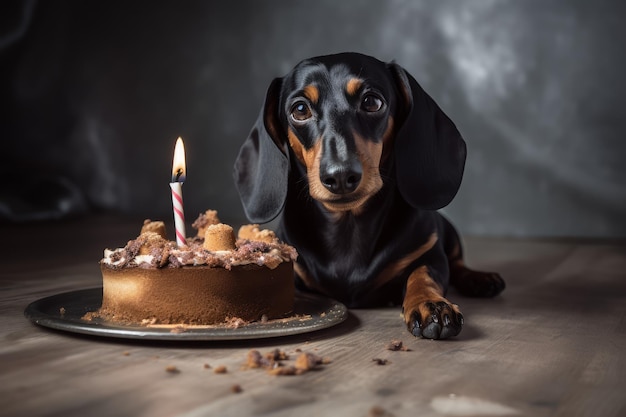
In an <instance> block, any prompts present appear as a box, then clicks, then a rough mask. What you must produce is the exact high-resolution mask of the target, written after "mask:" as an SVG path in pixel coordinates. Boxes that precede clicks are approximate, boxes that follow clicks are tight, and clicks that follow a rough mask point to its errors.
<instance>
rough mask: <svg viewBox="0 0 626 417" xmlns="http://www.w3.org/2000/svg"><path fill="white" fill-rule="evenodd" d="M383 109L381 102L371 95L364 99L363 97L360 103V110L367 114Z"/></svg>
mask: <svg viewBox="0 0 626 417" xmlns="http://www.w3.org/2000/svg"><path fill="white" fill-rule="evenodd" d="M382 108H383V101H382V100H381V99H380V98H379V97H377V96H375V95H373V94H368V95H366V96H365V97H363V101H362V102H361V109H362V110H364V111H366V112H369V113H374V112H377V111H379V110H380V109H382Z"/></svg>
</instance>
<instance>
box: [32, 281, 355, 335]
mask: <svg viewBox="0 0 626 417" xmlns="http://www.w3.org/2000/svg"><path fill="white" fill-rule="evenodd" d="M101 304H102V288H90V289H85V290H77V291H71V292H65V293H61V294H57V295H53V296H50V297H45V298H41V299H39V300H37V301H34V302H32V303H31V304H29V305H28V307H26V310H25V311H24V315H25V316H26V318H28V319H29V320H31V321H32V322H33V323H35V324H38V325H40V326H44V327H48V328H52V329H57V330H63V331H68V332H72V333H81V334H88V335H94V336H104V337H113V338H122V339H143V340H169V341H173V340H178V341H191V340H197V341H218V340H246V339H263V338H270V337H280V336H289V335H295V334H302V333H308V332H313V331H317V330H321V329H326V328H329V327H332V326H335V325H337V324H339V323H341V322H343V321H344V320H345V319H346V318H347V317H348V310H347V308H346V306H344V305H343V304H341V303H339V302H337V301H335V300H332V299H330V298H325V297H320V296H315V295H311V294H303V293H296V297H295V308H294V315H293V316H292V317H287V318H285V319H275V320H269V321H267V322H265V323H261V322H253V323H249V324H246V325H242V326H240V327H236V328H233V327H228V326H226V325H214V326H191V325H184V326H131V325H124V324H119V323H114V322H107V321H103V320H100V319H95V320H83V318H82V317H83V316H84V315H85V314H86V313H88V312H91V311H96V310H98V309H99V308H100V306H101Z"/></svg>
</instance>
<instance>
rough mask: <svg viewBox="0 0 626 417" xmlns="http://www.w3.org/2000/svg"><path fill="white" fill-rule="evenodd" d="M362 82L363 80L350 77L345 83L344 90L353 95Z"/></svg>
mask: <svg viewBox="0 0 626 417" xmlns="http://www.w3.org/2000/svg"><path fill="white" fill-rule="evenodd" d="M362 84H363V80H360V79H358V78H350V80H349V81H348V83H347V84H346V91H347V92H348V94H350V95H351V96H353V95H355V94H356V93H357V91H359V88H360V87H361V85H362Z"/></svg>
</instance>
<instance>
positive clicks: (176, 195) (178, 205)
mask: <svg viewBox="0 0 626 417" xmlns="http://www.w3.org/2000/svg"><path fill="white" fill-rule="evenodd" d="M185 168H186V167H185V146H184V145H183V139H182V138H178V140H177V141H176V147H175V148H174V162H173V164H172V182H170V188H171V189H172V206H173V207H174V225H175V226H176V244H177V245H178V246H185V245H187V233H186V232H185V210H184V208H183V183H184V182H185V175H186V169H185Z"/></svg>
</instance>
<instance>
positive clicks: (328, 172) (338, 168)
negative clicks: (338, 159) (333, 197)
mask: <svg viewBox="0 0 626 417" xmlns="http://www.w3.org/2000/svg"><path fill="white" fill-rule="evenodd" d="M362 175H363V170H362V169H361V164H360V163H358V162H357V161H352V163H349V164H336V163H334V164H328V165H326V166H325V167H322V169H321V170H320V180H321V181H322V184H324V187H326V188H327V189H328V191H330V192H331V193H333V194H348V193H351V192H352V191H354V190H356V189H357V187H358V186H359V183H360V182H361V176H362Z"/></svg>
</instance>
